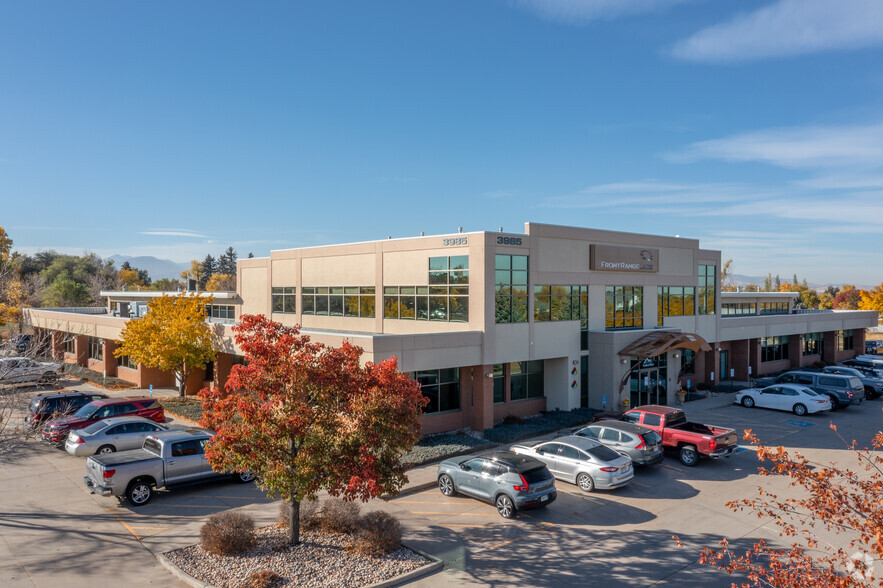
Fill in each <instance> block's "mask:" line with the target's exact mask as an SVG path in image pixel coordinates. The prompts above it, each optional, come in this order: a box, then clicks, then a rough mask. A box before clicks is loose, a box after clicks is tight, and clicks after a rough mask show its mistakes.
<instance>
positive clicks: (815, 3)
mask: <svg viewBox="0 0 883 588" xmlns="http://www.w3.org/2000/svg"><path fill="white" fill-rule="evenodd" d="M880 63H883V2H880V1H879V0H837V1H836V2H833V1H830V0H762V1H760V0H757V1H751V0H742V1H740V2H732V1H731V2H722V1H720V0H717V1H715V0H594V1H592V0H583V1H579V0H510V1H506V0H468V1H456V0H449V1H446V2H413V1H412V0H411V1H401V2H383V1H378V2H370V3H369V2H338V1H334V0H328V1H324V2H314V3H305V2H278V3H277V2H262V3H247V4H246V3H241V2H219V1H212V2H197V1H188V2H160V1H153V2H137V3H136V2H118V1H112V2H111V1H109V2H69V1H61V2H3V3H2V4H0V198H2V202H3V204H4V206H3V208H2V210H3V212H2V215H0V226H3V227H5V228H6V230H7V232H8V233H9V234H10V236H11V237H12V238H13V240H14V242H15V248H16V249H18V250H20V251H24V252H28V253H33V252H36V251H38V250H41V249H56V250H58V251H62V252H69V253H82V252H83V251H87V250H88V251H94V252H96V253H98V254H99V255H103V256H109V255H112V254H117V253H119V254H124V255H133V256H134V255H154V256H156V257H160V258H167V259H172V260H175V261H186V260H189V259H192V258H200V259H201V258H203V257H205V255H206V254H208V253H211V254H213V255H217V254H218V253H220V252H222V251H223V250H224V249H225V248H226V247H227V246H229V245H232V246H233V247H234V248H235V249H236V250H237V251H238V252H239V253H240V255H242V256H245V255H246V254H247V253H248V252H253V253H254V254H255V255H257V256H261V255H266V254H267V253H268V252H269V251H270V250H274V249H285V248H290V247H302V246H312V245H321V244H329V243H341V242H351V241H363V240H373V239H384V238H386V237H387V236H389V235H391V236H393V237H407V236H414V235H418V234H419V233H420V232H421V231H424V232H425V233H426V234H427V235H430V234H443V233H451V232H456V231H457V227H459V226H462V227H463V228H464V230H465V231H474V230H496V229H497V228H498V227H500V226H502V227H504V229H505V230H506V231H512V232H520V231H521V230H522V229H523V223H524V222H525V221H533V222H541V223H552V224H565V225H575V226H587V227H597V228H603V229H610V230H622V231H634V232H645V233H653V234H660V235H681V236H682V237H692V238H698V239H700V240H701V243H702V245H703V246H704V247H708V248H712V249H720V250H721V251H722V252H723V255H724V258H725V259H726V258H728V257H732V258H733V259H734V270H735V271H736V272H737V273H740V274H747V275H765V274H766V273H767V272H772V273H773V274H776V273H779V274H781V275H782V276H783V277H786V276H787V277H790V276H791V275H792V274H793V273H797V274H798V275H799V277H800V278H804V277H805V278H807V279H808V280H809V281H810V282H816V283H834V284H841V283H843V282H850V283H858V284H860V285H863V284H864V285H873V284H879V283H880V282H881V281H883V264H881V255H880V250H881V244H883V198H881V195H883V105H881V100H880V96H881V91H883V69H881V67H880Z"/></svg>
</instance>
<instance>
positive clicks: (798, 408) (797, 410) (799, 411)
mask: <svg viewBox="0 0 883 588" xmlns="http://www.w3.org/2000/svg"><path fill="white" fill-rule="evenodd" d="M794 414H796V415H797V416H803V415H805V414H806V407H805V406H804V405H802V404H795V405H794Z"/></svg>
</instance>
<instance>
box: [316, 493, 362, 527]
mask: <svg viewBox="0 0 883 588" xmlns="http://www.w3.org/2000/svg"><path fill="white" fill-rule="evenodd" d="M359 510H360V507H359V505H358V504H357V503H355V502H352V501H347V500H341V499H340V498H329V499H328V500H326V501H325V502H323V503H322V515H321V517H320V519H319V525H320V527H321V528H322V530H323V531H325V532H326V533H341V534H346V535H349V534H351V533H354V532H355V531H356V529H358V528H359V519H360V516H359Z"/></svg>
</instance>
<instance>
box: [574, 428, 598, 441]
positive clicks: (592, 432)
mask: <svg viewBox="0 0 883 588" xmlns="http://www.w3.org/2000/svg"><path fill="white" fill-rule="evenodd" d="M599 430H600V428H599V427H586V428H585V429H583V430H582V431H580V432H579V433H577V435H579V436H580V437H588V438H589V439H597V438H598V431H599Z"/></svg>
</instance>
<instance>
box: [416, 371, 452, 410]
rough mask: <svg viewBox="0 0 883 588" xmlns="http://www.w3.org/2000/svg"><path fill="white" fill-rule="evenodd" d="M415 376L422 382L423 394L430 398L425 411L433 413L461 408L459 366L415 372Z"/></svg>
mask: <svg viewBox="0 0 883 588" xmlns="http://www.w3.org/2000/svg"><path fill="white" fill-rule="evenodd" d="M413 377H414V379H415V380H417V381H418V382H419V383H420V390H421V391H422V392H423V395H424V396H426V397H427V398H429V404H427V405H426V408H424V409H423V412H425V413H427V414H431V413H434V412H445V411H448V410H459V409H460V369H459V368H447V369H442V370H422V371H419V372H415V373H414V374H413Z"/></svg>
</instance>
